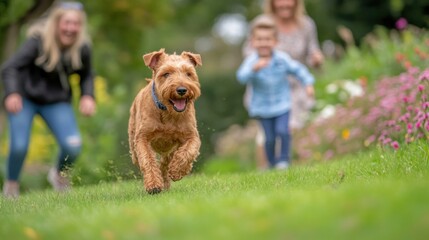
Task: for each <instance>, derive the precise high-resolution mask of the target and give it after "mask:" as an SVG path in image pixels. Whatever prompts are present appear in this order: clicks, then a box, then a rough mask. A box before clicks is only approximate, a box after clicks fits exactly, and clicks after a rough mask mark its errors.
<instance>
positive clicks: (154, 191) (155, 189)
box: [146, 187, 162, 195]
mask: <svg viewBox="0 0 429 240" xmlns="http://www.w3.org/2000/svg"><path fill="white" fill-rule="evenodd" d="M161 191H162V189H161V188H157V187H156V188H149V189H146V192H147V193H149V194H151V195H154V194H158V193H160V192H161Z"/></svg>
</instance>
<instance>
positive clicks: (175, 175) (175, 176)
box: [168, 171, 184, 182]
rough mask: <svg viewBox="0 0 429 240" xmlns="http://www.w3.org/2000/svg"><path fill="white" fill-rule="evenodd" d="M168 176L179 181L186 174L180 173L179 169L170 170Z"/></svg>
mask: <svg viewBox="0 0 429 240" xmlns="http://www.w3.org/2000/svg"><path fill="white" fill-rule="evenodd" d="M168 176H169V177H170V178H171V180H173V181H175V182H176V181H179V180H180V179H182V178H183V177H184V175H182V174H180V173H179V172H178V171H169V172H168Z"/></svg>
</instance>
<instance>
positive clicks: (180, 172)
mask: <svg viewBox="0 0 429 240" xmlns="http://www.w3.org/2000/svg"><path fill="white" fill-rule="evenodd" d="M191 169H192V166H190V167H185V168H182V169H177V168H170V169H169V170H168V176H169V177H170V178H171V180H173V181H179V180H180V179H182V178H183V177H184V176H186V175H188V174H189V173H190V172H191Z"/></svg>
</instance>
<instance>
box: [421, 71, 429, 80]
mask: <svg viewBox="0 0 429 240" xmlns="http://www.w3.org/2000/svg"><path fill="white" fill-rule="evenodd" d="M424 80H429V69H426V70H424V71H423V72H422V74H421V75H420V76H419V81H424Z"/></svg>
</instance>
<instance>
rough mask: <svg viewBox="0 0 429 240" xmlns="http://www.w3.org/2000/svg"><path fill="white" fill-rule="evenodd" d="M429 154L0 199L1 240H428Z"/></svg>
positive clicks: (418, 148) (409, 150) (362, 157)
mask: <svg viewBox="0 0 429 240" xmlns="http://www.w3.org/2000/svg"><path fill="white" fill-rule="evenodd" d="M428 156H429V146H428V145H427V142H421V143H415V144H413V145H410V146H406V147H403V148H402V149H400V150H399V151H397V152H392V151H382V150H377V149H376V150H373V151H371V152H368V153H362V154H355V155H353V156H350V157H347V158H343V159H341V160H337V161H333V162H328V163H315V164H307V165H296V166H294V167H292V168H290V169H289V170H287V171H269V172H250V173H241V174H213V175H204V174H195V175H192V176H189V177H186V178H185V179H183V180H182V181H180V182H177V183H174V184H173V185H172V189H171V190H170V191H168V192H164V193H162V194H159V195H155V196H151V195H148V194H146V193H144V191H143V188H142V184H141V181H129V182H117V183H103V184H99V185H93V186H84V187H76V188H74V189H73V191H72V192H70V193H68V194H65V195H63V194H57V193H55V192H53V191H51V190H46V191H34V192H27V193H25V194H23V195H22V196H21V198H20V199H18V200H16V201H11V200H5V199H1V200H0V204H1V205H0V239H64V240H66V239H223V240H224V239H389V240H390V239H428V237H429V174H428V170H429V160H428V159H429V157H428Z"/></svg>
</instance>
